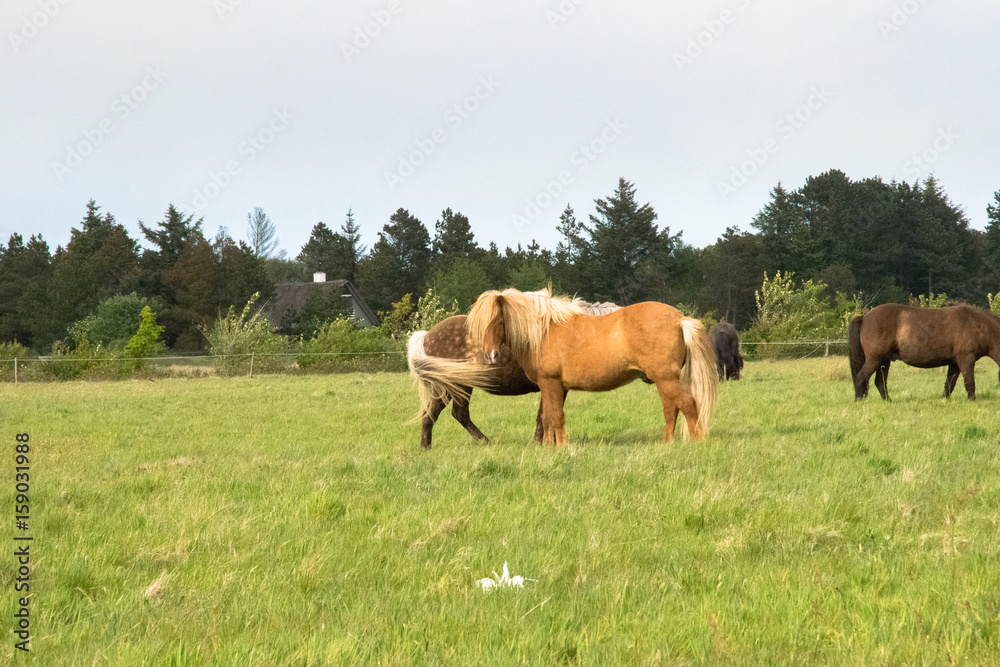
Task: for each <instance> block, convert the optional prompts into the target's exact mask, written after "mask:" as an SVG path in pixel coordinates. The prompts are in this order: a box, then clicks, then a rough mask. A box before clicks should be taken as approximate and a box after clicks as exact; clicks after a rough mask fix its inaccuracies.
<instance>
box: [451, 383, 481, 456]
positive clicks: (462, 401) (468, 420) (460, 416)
mask: <svg viewBox="0 0 1000 667" xmlns="http://www.w3.org/2000/svg"><path fill="white" fill-rule="evenodd" d="M468 389H469V397H470V398H471V396H472V390H471V388H468ZM451 414H452V416H453V417H455V419H457V420H458V423H459V424H461V425H462V426H464V427H465V430H466V431H468V432H469V435H471V436H472V437H473V438H475V439H476V440H485V441H486V442H487V443H488V442H489V441H490V439H489V438H487V437H486V436H485V435H484V434H483V432H482V431H480V430H479V428H478V427H477V426H476V425H475V424H473V423H472V417H471V416H470V415H469V399H468V398H459V397H456V398H455V400H454V402H453V403H452V405H451Z"/></svg>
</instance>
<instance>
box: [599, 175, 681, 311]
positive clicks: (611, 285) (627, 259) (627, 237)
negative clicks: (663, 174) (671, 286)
mask: <svg viewBox="0 0 1000 667" xmlns="http://www.w3.org/2000/svg"><path fill="white" fill-rule="evenodd" d="M594 203H595V205H596V207H597V214H596V215H593V214H592V215H591V216H590V223H591V227H586V226H583V229H584V231H585V232H586V233H587V234H588V235H589V237H590V238H589V239H588V242H587V251H586V254H585V255H584V256H583V259H584V261H585V264H586V266H585V269H584V274H585V275H584V278H585V280H586V281H587V287H588V288H589V292H588V294H589V296H590V298H591V299H592V300H596V301H615V302H616V303H618V304H620V305H626V304H629V303H633V302H634V301H636V300H637V299H640V298H642V297H643V295H642V293H641V289H640V286H639V284H638V280H637V278H638V271H639V267H640V265H641V264H642V263H643V262H645V261H647V260H652V261H659V262H662V261H664V260H665V259H666V258H667V257H669V255H670V253H671V251H672V250H673V247H674V245H675V244H676V243H677V241H678V238H679V237H678V236H671V235H670V228H669V227H665V228H664V229H663V230H659V229H657V227H656V223H655V220H656V217H657V215H656V212H655V211H654V210H653V208H652V207H651V206H650V205H649V204H643V205H642V206H640V205H639V204H638V203H637V202H636V199H635V186H634V185H632V184H631V183H629V182H628V181H626V180H625V179H624V178H621V179H619V180H618V188H617V189H616V190H615V192H614V194H613V195H612V196H611V197H609V198H607V199H598V200H596V201H595V202H594Z"/></svg>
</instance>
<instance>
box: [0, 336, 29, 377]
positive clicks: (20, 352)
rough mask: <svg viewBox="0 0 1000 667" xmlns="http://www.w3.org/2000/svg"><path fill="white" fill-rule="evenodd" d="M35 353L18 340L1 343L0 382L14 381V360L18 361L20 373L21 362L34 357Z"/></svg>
mask: <svg viewBox="0 0 1000 667" xmlns="http://www.w3.org/2000/svg"><path fill="white" fill-rule="evenodd" d="M34 356H35V355H34V353H32V352H31V350H29V349H28V348H26V347H25V346H23V345H21V344H20V343H18V342H17V341H14V342H13V343H0V382H13V381H14V360H15V359H17V361H18V364H19V365H18V374H20V372H21V366H20V362H22V361H24V360H25V359H28V358H32V357H34Z"/></svg>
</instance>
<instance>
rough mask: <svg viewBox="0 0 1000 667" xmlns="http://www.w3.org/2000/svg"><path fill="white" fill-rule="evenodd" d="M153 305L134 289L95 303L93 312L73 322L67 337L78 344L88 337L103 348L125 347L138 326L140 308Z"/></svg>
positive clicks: (140, 313)
mask: <svg viewBox="0 0 1000 667" xmlns="http://www.w3.org/2000/svg"><path fill="white" fill-rule="evenodd" d="M152 306H153V302H152V301H151V300H150V299H147V298H145V297H141V296H138V295H136V293H135V292H132V293H131V294H118V295H116V296H113V297H109V298H107V299H104V300H103V301H101V303H100V304H98V306H97V312H96V313H95V314H93V315H88V316H87V317H84V318H83V319H81V320H77V321H76V322H74V323H73V325H72V326H71V327H70V328H69V333H70V336H71V337H72V338H73V341H74V342H75V343H76V344H77V345H80V343H81V342H82V341H83V340H88V341H90V343H91V344H100V345H101V346H103V347H104V348H121V347H124V346H125V345H126V344H127V343H128V341H129V340H130V339H131V338H132V336H133V335H134V334H135V332H136V329H137V328H138V327H139V324H140V322H141V319H142V312H143V309H145V308H149V309H150V310H152Z"/></svg>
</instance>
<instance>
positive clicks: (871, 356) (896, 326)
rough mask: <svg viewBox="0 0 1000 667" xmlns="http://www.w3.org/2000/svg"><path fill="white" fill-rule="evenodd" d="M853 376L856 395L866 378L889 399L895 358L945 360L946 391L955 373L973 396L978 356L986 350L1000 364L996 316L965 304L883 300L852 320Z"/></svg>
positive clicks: (922, 363)
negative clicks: (910, 303)
mask: <svg viewBox="0 0 1000 667" xmlns="http://www.w3.org/2000/svg"><path fill="white" fill-rule="evenodd" d="M848 339H849V343H850V359H851V377H852V378H853V379H854V398H855V400H861V399H862V398H865V397H866V396H868V380H869V379H870V378H871V376H872V374H873V373H874V374H875V387H876V388H877V389H878V393H879V394H881V395H882V399H883V400H886V401H887V400H889V392H888V389H887V388H886V382H887V381H888V379H889V364H890V363H892V362H893V361H896V360H897V359H899V360H900V361H903V362H905V363H907V364H909V365H910V366H916V367H917V368H936V367H938V366H947V367H948V375H947V377H946V378H945V381H944V396H945V398H948V397H950V396H951V392H952V390H954V388H955V383H956V382H957V381H958V375H959V373H961V374H962V376H963V377H964V378H965V390H966V392H968V394H969V400H970V401H974V400H976V378H975V369H976V360H978V359H979V358H980V357H985V356H989V357H990V358H991V359H993V361H995V362H997V364H1000V317H997V316H996V315H994V314H993V313H991V312H989V311H986V310H983V309H982V308H977V307H975V306H969V305H965V304H962V305H956V306H948V307H946V308H940V309H935V308H914V307H910V306H901V305H899V304H895V303H885V304H882V305H881V306H876V307H875V308H872V309H871V310H870V311H869V312H867V313H865V314H864V315H859V316H858V317H855V318H854V319H853V320H852V321H851V327H850V332H849V335H848Z"/></svg>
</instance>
